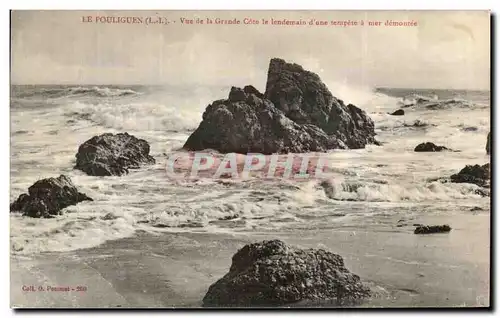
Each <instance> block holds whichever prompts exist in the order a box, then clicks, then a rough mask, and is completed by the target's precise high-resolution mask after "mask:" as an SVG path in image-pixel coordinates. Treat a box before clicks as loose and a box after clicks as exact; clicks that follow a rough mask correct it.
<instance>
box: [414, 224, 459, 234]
mask: <svg viewBox="0 0 500 318" xmlns="http://www.w3.org/2000/svg"><path fill="white" fill-rule="evenodd" d="M449 231H451V227H450V226H449V225H447V224H445V225H421V226H417V228H416V229H415V231H414V233H415V234H433V233H446V232H449Z"/></svg>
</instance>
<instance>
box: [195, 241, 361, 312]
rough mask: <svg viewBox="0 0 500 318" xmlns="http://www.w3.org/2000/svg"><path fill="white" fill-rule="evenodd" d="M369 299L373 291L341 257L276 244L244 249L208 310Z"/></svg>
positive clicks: (215, 288) (209, 297)
mask: <svg viewBox="0 0 500 318" xmlns="http://www.w3.org/2000/svg"><path fill="white" fill-rule="evenodd" d="M369 296H370V290H369V289H368V288H367V287H365V286H364V285H363V284H362V282H361V280H360V278H359V276H357V275H355V274H353V273H351V272H350V271H349V270H348V269H347V268H346V267H345V265H344V260H343V259H342V257H341V256H339V255H337V254H333V253H331V252H327V251H325V250H322V249H299V248H295V247H291V246H288V245H286V244H285V243H284V242H282V241H280V240H272V241H263V242H259V243H254V244H249V245H245V246H244V247H243V248H241V249H240V250H239V251H238V252H237V253H236V254H235V255H234V256H233V258H232V264H231V268H230V269H229V272H228V273H227V274H226V275H225V276H224V277H222V278H221V279H219V280H218V281H217V282H215V283H214V284H212V285H211V286H210V288H209V289H208V292H207V293H206V295H205V297H204V298H203V306H204V307H252V306H281V305H286V304H291V303H296V302H299V301H308V300H311V301H320V300H329V301H332V302H333V303H334V304H335V305H337V306H342V305H352V304H355V303H358V302H359V301H361V300H362V299H364V298H366V297H369Z"/></svg>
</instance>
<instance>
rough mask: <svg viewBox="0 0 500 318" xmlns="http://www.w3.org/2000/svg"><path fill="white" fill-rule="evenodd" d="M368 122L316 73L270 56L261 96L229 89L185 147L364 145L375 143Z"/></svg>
mask: <svg viewBox="0 0 500 318" xmlns="http://www.w3.org/2000/svg"><path fill="white" fill-rule="evenodd" d="M374 137H375V131H374V124H373V121H372V120H371V119H370V118H369V117H368V116H367V115H366V113H365V112H364V111H362V110H361V109H359V108H357V107H356V106H354V105H351V104H349V105H347V106H345V105H344V103H343V102H342V101H341V100H339V99H337V98H335V97H334V96H333V95H332V94H331V93H330V91H329V90H328V88H327V87H326V86H325V84H323V82H322V81H321V79H320V78H319V76H318V75H316V74H314V73H312V72H309V71H306V70H304V69H303V68H302V67H301V66H300V65H297V64H290V63H286V62H285V61H283V60H281V59H272V60H271V62H270V65H269V71H268V79H267V84H266V92H265V94H262V93H260V92H259V91H258V90H257V89H255V88H254V87H253V86H246V87H245V88H244V89H240V88H236V87H232V88H231V92H230V93H229V97H228V99H226V100H218V101H215V102H213V103H212V104H210V105H209V106H208V107H207V108H206V110H205V112H204V114H203V121H202V122H201V124H200V126H199V127H198V128H197V129H196V131H195V132H194V133H193V134H192V135H191V136H190V137H189V139H188V140H187V142H186V144H185V145H184V148H186V149H188V150H203V149H207V148H212V149H215V150H218V151H220V152H238V153H248V152H259V153H287V152H310V151H326V150H328V149H336V148H341V149H345V148H364V147H365V145H366V144H370V143H377V142H376V140H375V138H374Z"/></svg>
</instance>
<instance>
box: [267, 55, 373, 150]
mask: <svg viewBox="0 0 500 318" xmlns="http://www.w3.org/2000/svg"><path fill="white" fill-rule="evenodd" d="M264 96H265V97H266V98H267V99H269V100H270V101H271V102H272V103H273V104H274V105H275V106H276V107H277V108H278V109H279V110H281V111H283V112H284V113H285V115H286V116H287V117H288V118H290V119H292V120H293V121H295V122H296V123H298V124H313V125H316V126H318V127H320V128H321V129H323V130H324V131H325V132H327V133H328V134H329V135H334V136H336V137H337V138H338V139H339V140H340V141H342V142H343V143H344V144H346V145H347V147H348V148H351V149H356V148H364V147H365V145H366V144H375V143H376V141H375V128H374V124H373V121H372V120H371V118H370V117H368V115H367V114H366V113H365V112H364V111H363V110H361V109H359V108H358V107H356V106H354V105H352V104H349V105H347V106H345V105H344V102H343V101H342V100H340V99H338V98H336V97H334V96H333V95H332V93H331V92H330V91H329V90H328V88H327V87H326V85H325V84H324V83H323V82H322V81H321V79H320V77H319V76H318V75H317V74H315V73H313V72H309V71H307V70H304V69H303V68H302V66H300V65H298V64H294V63H287V62H285V61H284V60H282V59H278V58H274V59H271V62H270V63H269V71H268V73H267V83H266V92H265V94H264Z"/></svg>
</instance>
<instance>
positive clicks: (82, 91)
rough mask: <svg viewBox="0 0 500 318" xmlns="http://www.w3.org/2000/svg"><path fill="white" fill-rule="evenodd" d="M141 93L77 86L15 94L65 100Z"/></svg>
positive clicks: (22, 96) (14, 93) (17, 95)
mask: <svg viewBox="0 0 500 318" xmlns="http://www.w3.org/2000/svg"><path fill="white" fill-rule="evenodd" d="M139 94H141V93H140V92H137V91H134V90H132V89H129V88H113V87H99V86H75V87H50V88H47V87H42V88H33V89H28V88H26V89H22V90H19V91H17V92H13V96H14V97H15V98H19V99H24V98H29V99H32V98H42V99H43V98H63V97H72V96H76V97H81V96H93V97H121V96H130V95H139Z"/></svg>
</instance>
